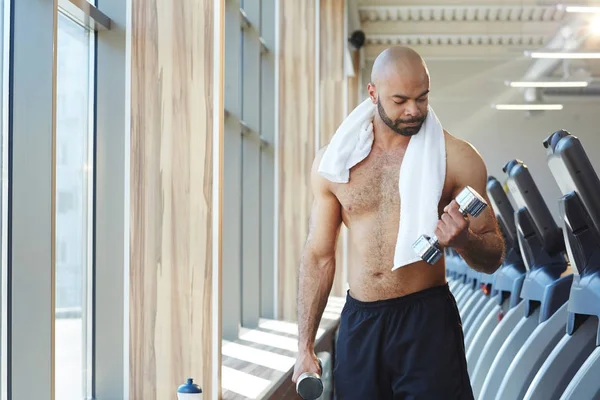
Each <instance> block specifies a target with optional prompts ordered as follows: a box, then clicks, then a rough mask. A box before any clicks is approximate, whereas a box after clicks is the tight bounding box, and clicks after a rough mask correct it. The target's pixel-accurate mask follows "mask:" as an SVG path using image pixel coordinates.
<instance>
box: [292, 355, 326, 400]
mask: <svg viewBox="0 0 600 400" xmlns="http://www.w3.org/2000/svg"><path fill="white" fill-rule="evenodd" d="M319 369H320V370H321V374H322V373H323V363H322V362H321V360H320V359H319ZM296 393H298V395H299V396H300V397H301V398H302V399H303V400H317V399H318V398H319V397H321V395H322V394H323V381H322V380H321V375H319V374H316V373H314V372H305V373H303V374H302V375H300V377H299V378H298V381H297V382H296Z"/></svg>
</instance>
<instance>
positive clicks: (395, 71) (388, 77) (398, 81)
mask: <svg viewBox="0 0 600 400" xmlns="http://www.w3.org/2000/svg"><path fill="white" fill-rule="evenodd" d="M368 90H369V95H370V97H371V100H372V101H373V103H375V104H377V109H378V111H379V112H378V117H379V119H380V120H381V121H382V122H383V123H384V124H385V125H387V127H388V128H390V129H391V130H392V131H393V132H396V133H398V134H401V135H404V136H411V135H414V134H416V133H418V131H419V129H420V128H421V125H422V124H423V122H424V121H425V117H426V116H427V109H428V104H429V103H428V94H429V71H428V70H427V66H426V65H425V61H423V58H422V57H421V56H420V55H419V53H417V52H416V51H414V50H413V49H411V48H408V47H403V46H395V47H390V48H389V49H386V50H384V51H383V52H382V53H381V54H380V55H379V56H378V57H377V59H376V60H375V62H374V63H373V69H372V71H371V83H369V88H368Z"/></svg>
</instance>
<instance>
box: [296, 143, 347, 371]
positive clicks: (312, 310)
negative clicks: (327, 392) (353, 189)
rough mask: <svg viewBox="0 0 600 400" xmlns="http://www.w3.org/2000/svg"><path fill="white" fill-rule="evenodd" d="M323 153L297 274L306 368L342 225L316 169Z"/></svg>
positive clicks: (301, 353) (301, 346)
mask: <svg viewBox="0 0 600 400" xmlns="http://www.w3.org/2000/svg"><path fill="white" fill-rule="evenodd" d="M322 154H323V150H321V151H320V152H319V153H318V154H317V156H316V157H315V160H314V162H313V166H312V171H311V186H312V191H313V196H314V199H313V204H312V208H311V213H310V221H309V232H308V237H307V239H306V242H305V244H304V249H303V252H302V259H301V261H300V270H299V273H298V331H299V332H298V333H299V335H298V356H299V357H298V363H299V364H304V366H305V367H307V365H306V364H305V363H306V362H307V361H308V359H312V358H314V344H315V337H316V334H317V329H318V327H319V323H320V321H321V317H322V315H323V311H324V310H325V306H326V304H327V299H328V297H329V293H330V292H331V287H332V285H333V278H334V274H335V251H336V244H337V239H338V234H339V231H340V227H341V224H342V212H341V205H340V203H339V201H338V199H337V198H336V197H335V195H334V194H333V193H332V192H331V191H330V189H329V182H328V181H327V180H326V179H325V178H323V177H322V176H320V175H319V173H318V171H317V168H318V166H319V163H320V160H321V156H322ZM303 359H305V361H302V360H303ZM296 369H297V370H298V371H297V373H295V374H294V380H295V379H296V378H297V376H298V375H299V374H301V373H303V372H306V371H302V370H299V369H301V365H297V368H296ZM315 372H318V370H317V371H315Z"/></svg>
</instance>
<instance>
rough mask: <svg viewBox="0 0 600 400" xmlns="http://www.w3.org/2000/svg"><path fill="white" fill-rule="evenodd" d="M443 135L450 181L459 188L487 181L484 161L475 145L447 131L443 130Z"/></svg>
mask: <svg viewBox="0 0 600 400" xmlns="http://www.w3.org/2000/svg"><path fill="white" fill-rule="evenodd" d="M444 135H445V138H446V165H447V170H448V177H449V178H451V181H452V182H453V183H455V184H456V186H457V187H459V189H460V188H462V187H464V186H466V185H471V186H473V185H476V186H479V185H480V184H481V182H487V168H486V165H485V161H484V159H483V157H482V156H481V154H480V153H479V151H478V150H477V149H476V148H475V146H473V145H472V144H471V143H469V142H468V141H466V140H463V139H460V138H458V137H456V136H454V135H452V134H450V133H449V132H447V131H444Z"/></svg>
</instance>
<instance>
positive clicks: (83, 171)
mask: <svg viewBox="0 0 600 400" xmlns="http://www.w3.org/2000/svg"><path fill="white" fill-rule="evenodd" d="M94 39H95V32H94V31H92V30H90V29H88V28H87V27H85V26H83V25H80V24H79V23H78V22H76V21H75V20H73V19H71V18H69V17H68V16H66V15H65V14H63V13H60V12H59V17H58V54H57V57H58V60H57V64H58V71H57V89H56V90H57V93H56V96H57V100H58V101H57V108H56V148H57V153H58V154H60V157H58V158H59V160H58V161H59V162H58V163H57V164H58V165H57V168H56V193H57V196H56V241H55V243H56V289H55V290H56V292H55V293H56V299H55V301H56V303H55V304H56V324H55V346H56V347H55V374H56V375H55V379H56V398H57V399H63V400H71V399H72V400H80V399H82V398H91V394H90V393H91V369H92V368H91V366H92V362H91V361H92V360H91V349H92V334H91V333H92V328H93V326H92V323H93V315H92V301H91V299H92V298H93V293H92V290H93V289H92V288H93V285H92V284H91V283H92V282H93V269H92V265H93V263H92V256H93V251H92V249H93V247H92V238H93V235H92V233H93V196H94V179H93V174H92V168H91V167H92V166H93V165H94V151H93V149H94V148H93V144H94V128H93V121H94V118H93V110H94V106H93V98H94V84H93V81H94V67H93V66H94ZM58 154H57V155H58Z"/></svg>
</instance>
